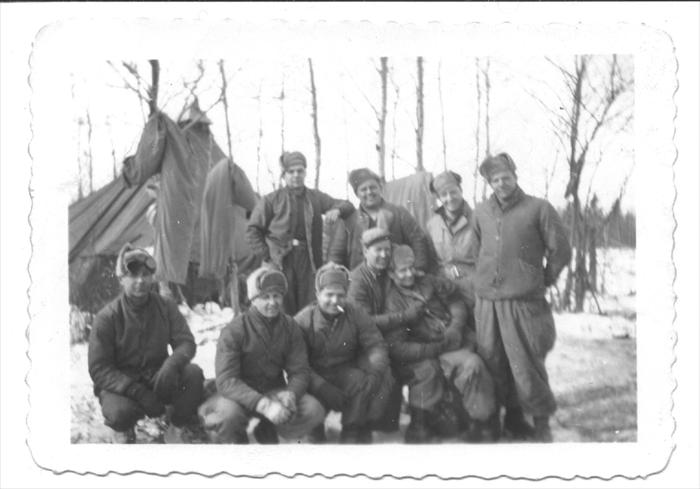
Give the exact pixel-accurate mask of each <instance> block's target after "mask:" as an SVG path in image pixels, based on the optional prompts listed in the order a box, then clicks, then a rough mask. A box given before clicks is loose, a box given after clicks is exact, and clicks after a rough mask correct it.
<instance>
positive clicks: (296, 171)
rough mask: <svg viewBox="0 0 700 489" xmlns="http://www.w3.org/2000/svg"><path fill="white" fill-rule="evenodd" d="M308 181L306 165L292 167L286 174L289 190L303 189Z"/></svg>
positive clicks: (285, 181)
mask: <svg viewBox="0 0 700 489" xmlns="http://www.w3.org/2000/svg"><path fill="white" fill-rule="evenodd" d="M305 179H306V167H305V166H304V165H293V166H290V167H289V168H288V169H287V170H285V172H284V183H286V184H287V187H289V188H301V187H303V186H304V180H305Z"/></svg>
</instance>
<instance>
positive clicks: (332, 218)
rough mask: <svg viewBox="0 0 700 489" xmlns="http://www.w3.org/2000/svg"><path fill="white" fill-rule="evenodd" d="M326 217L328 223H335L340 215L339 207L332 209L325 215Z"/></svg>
mask: <svg viewBox="0 0 700 489" xmlns="http://www.w3.org/2000/svg"><path fill="white" fill-rule="evenodd" d="M323 217H324V219H325V220H326V222H327V223H328V224H335V222H336V221H337V220H338V218H339V217H340V210H339V209H331V210H329V211H328V212H326V213H325V214H324V215H323Z"/></svg>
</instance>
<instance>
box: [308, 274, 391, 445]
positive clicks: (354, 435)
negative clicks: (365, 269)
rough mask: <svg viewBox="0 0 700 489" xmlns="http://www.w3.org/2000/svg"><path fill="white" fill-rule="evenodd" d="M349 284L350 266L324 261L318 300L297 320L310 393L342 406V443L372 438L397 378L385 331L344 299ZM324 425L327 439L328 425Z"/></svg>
mask: <svg viewBox="0 0 700 489" xmlns="http://www.w3.org/2000/svg"><path fill="white" fill-rule="evenodd" d="M349 284H350V280H349V272H348V270H347V269H346V268H345V267H343V266H342V265H336V264H334V263H328V264H326V265H324V266H323V267H321V268H320V269H319V270H318V272H316V298H317V302H316V304H313V305H309V306H307V307H305V308H304V309H303V310H302V311H301V312H299V314H297V315H296V317H295V320H296V321H297V323H298V324H299V326H300V327H301V330H302V332H303V333H304V338H305V339H306V344H307V347H308V352H309V362H310V364H311V381H310V384H309V393H310V394H312V395H314V396H315V397H317V398H318V399H319V400H320V401H321V402H322V403H323V404H324V405H325V407H326V408H327V409H328V410H335V411H340V412H342V420H341V423H342V426H343V430H342V432H341V435H340V441H341V443H371V441H372V424H373V423H375V422H376V421H378V420H379V419H380V418H381V416H382V414H383V413H384V408H385V407H386V404H387V402H388V400H389V394H390V392H391V389H392V387H393V384H394V380H393V377H392V376H391V370H390V369H389V356H388V354H387V350H386V345H385V344H384V340H383V338H382V335H381V333H380V332H379V330H378V329H377V327H376V326H375V325H374V322H373V321H372V319H371V318H370V317H369V316H368V315H367V314H366V313H365V312H364V311H362V309H359V308H357V307H356V306H355V305H354V304H350V303H348V302H347V301H346V300H345V298H346V294H347V290H348V286H349ZM319 428H320V429H319V432H318V433H317V435H318V437H317V438H318V440H319V441H322V440H324V439H325V434H324V433H323V431H322V430H323V425H320V427H319Z"/></svg>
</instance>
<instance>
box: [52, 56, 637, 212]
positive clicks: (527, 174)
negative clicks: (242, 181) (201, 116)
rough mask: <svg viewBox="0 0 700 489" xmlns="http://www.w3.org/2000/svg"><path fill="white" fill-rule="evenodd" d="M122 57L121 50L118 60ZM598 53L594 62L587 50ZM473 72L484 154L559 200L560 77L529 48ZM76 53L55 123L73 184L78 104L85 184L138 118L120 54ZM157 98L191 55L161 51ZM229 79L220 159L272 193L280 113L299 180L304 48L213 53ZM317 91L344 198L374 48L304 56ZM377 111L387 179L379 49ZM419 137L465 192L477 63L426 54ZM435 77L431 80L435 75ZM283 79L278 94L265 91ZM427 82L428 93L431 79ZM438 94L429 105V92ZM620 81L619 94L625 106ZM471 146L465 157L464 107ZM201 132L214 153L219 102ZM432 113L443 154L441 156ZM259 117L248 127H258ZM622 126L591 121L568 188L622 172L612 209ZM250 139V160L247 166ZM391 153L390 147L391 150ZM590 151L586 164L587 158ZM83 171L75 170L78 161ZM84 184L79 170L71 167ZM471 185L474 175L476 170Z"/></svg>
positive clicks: (120, 151) (173, 93) (215, 85)
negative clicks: (253, 54)
mask: <svg viewBox="0 0 700 489" xmlns="http://www.w3.org/2000/svg"><path fill="white" fill-rule="evenodd" d="M129 61H131V60H129ZM554 61H556V62H557V63H560V64H562V65H566V64H567V63H568V65H572V62H573V58H571V57H569V58H557V59H555V60H554ZM600 61H602V59H601V60H600ZM632 62H633V60H632V58H631V57H621V58H620V63H621V66H622V67H623V69H625V70H627V72H629V73H631V72H632V69H633V67H632ZM203 63H204V68H205V75H204V77H203V79H202V80H201V82H200V83H199V88H198V91H197V94H198V96H199V99H200V106H201V107H202V108H203V109H205V110H206V109H209V108H210V107H211V106H212V104H213V103H214V102H215V101H216V100H217V99H218V97H219V93H220V86H221V78H220V73H219V68H218V65H217V61H216V60H204V62H203ZM479 63H480V67H481V69H484V68H485V67H486V65H487V63H488V67H489V75H490V85H491V90H490V97H489V98H490V109H489V116H490V140H491V152H492V153H496V152H500V151H507V152H509V153H510V154H511V155H512V156H513V158H514V160H515V162H516V164H517V165H518V176H519V181H520V184H521V186H522V187H523V189H524V190H525V191H526V192H529V193H532V194H534V195H538V196H544V195H545V186H546V184H545V182H546V180H547V177H546V175H547V174H548V173H552V170H554V173H553V175H554V178H553V180H552V183H551V187H550V189H549V193H548V198H549V199H550V200H551V201H552V202H553V203H554V204H555V205H557V206H562V205H563V204H564V202H565V201H564V189H565V186H566V180H567V178H568V168H567V166H566V154H565V151H564V149H563V148H562V146H561V144H560V142H559V141H558V140H557V138H556V137H555V136H554V135H553V133H552V130H551V120H552V114H551V112H550V111H548V110H546V109H545V108H544V107H543V106H542V103H541V102H539V101H537V100H536V98H537V99H539V100H540V101H542V102H544V104H545V105H547V106H548V107H550V108H551V109H554V110H556V109H557V107H558V106H561V105H563V104H565V103H566V102H567V101H568V98H566V89H565V85H564V78H563V75H562V73H561V72H559V71H558V70H557V69H556V67H554V66H553V64H552V63H550V62H548V61H547V60H546V59H544V58H541V57H538V58H490V59H488V60H487V59H486V58H481V59H480V60H479ZM113 64H114V65H115V66H116V67H117V68H118V72H117V71H116V70H115V69H114V68H112V67H111V66H110V65H109V64H108V63H107V62H103V63H86V64H85V65H84V66H80V67H79V68H78V69H77V70H76V71H74V72H73V77H72V80H73V93H72V94H67V96H72V97H73V98H74V103H73V104H72V107H73V108H74V113H73V114H66V117H67V118H70V120H67V121H66V122H67V123H69V124H73V125H74V126H75V131H74V134H75V135H74V138H75V148H76V149H75V154H76V163H75V165H74V168H75V181H76V184H75V195H77V182H78V179H79V169H78V155H79V154H80V152H84V151H85V150H86V149H87V130H86V125H85V124H82V125H81V124H79V122H80V120H81V119H82V120H83V121H84V120H85V118H86V114H87V112H88V111H89V114H90V119H91V121H92V126H93V128H92V144H91V149H92V154H93V161H94V169H93V171H94V186H95V188H99V187H100V186H102V185H104V184H105V183H107V182H109V181H110V180H111V179H112V175H113V165H114V160H115V159H116V162H117V169H118V171H119V166H120V165H121V161H122V159H123V158H124V157H125V156H126V155H128V154H130V153H131V152H133V151H134V150H135V148H136V145H137V143H138V138H139V135H140V132H141V130H142V128H143V124H144V113H147V109H146V108H145V107H142V105H141V104H140V103H139V101H138V97H137V95H136V94H135V93H134V92H133V91H131V90H128V89H125V88H124V77H126V79H128V80H129V81H130V82H131V83H134V79H133V78H131V77H130V76H129V75H128V73H127V72H126V71H125V70H124V69H123V68H122V67H121V60H115V61H114V62H113ZM160 64H161V76H160V94H159V105H160V107H161V108H162V109H163V110H164V111H165V112H166V113H167V114H168V115H169V116H170V117H172V118H176V117H177V116H178V115H179V113H180V111H181V109H182V106H183V101H184V98H185V95H186V92H185V91H184V89H183V81H191V80H193V79H195V78H196V77H197V74H198V71H197V62H196V60H173V59H162V60H161V61H160ZM224 64H225V69H226V72H227V78H229V87H228V92H227V94H228V97H229V106H230V108H229V118H230V123H231V131H232V150H233V157H234V160H235V161H236V163H237V164H239V165H240V166H241V167H242V168H243V169H244V170H245V171H246V172H247V173H248V176H249V178H250V180H251V182H252V183H253V186H254V187H256V188H258V189H259V191H260V192H261V193H267V192H269V191H271V190H272V180H273V179H272V177H271V176H270V175H271V174H274V177H275V178H277V177H278V175H279V168H278V158H279V154H280V151H281V148H282V142H281V128H282V122H281V121H282V114H284V131H285V148H286V149H287V150H299V151H302V152H303V153H305V154H306V156H307V160H308V161H309V163H310V165H309V174H308V179H307V184H308V185H309V186H312V185H313V180H314V174H315V171H314V169H313V161H314V158H315V152H314V151H315V150H314V143H313V128H312V120H311V103H310V102H311V95H310V83H309V67H308V60H307V59H306V58H296V59H284V60H282V59H268V58H266V59H259V58H256V59H250V58H248V59H244V58H239V59H235V58H231V59H226V60H225V61H224ZM313 64H314V72H315V78H316V88H317V92H318V93H317V97H318V112H319V113H318V117H319V132H320V137H321V144H322V167H321V178H320V181H321V183H320V188H321V189H323V190H324V191H326V192H328V193H330V194H333V195H336V196H339V197H350V198H351V199H353V200H354V195H350V194H351V193H352V192H351V189H349V187H348V186H347V184H346V175H347V172H348V171H350V170H352V169H353V168H357V167H362V166H367V167H370V168H372V169H375V170H376V169H377V152H376V149H375V144H376V142H377V135H376V130H377V127H378V123H377V119H376V116H375V113H374V110H373V108H372V106H374V107H376V108H379V106H380V96H381V94H380V83H379V80H380V78H379V74H378V72H377V69H378V67H379V59H378V58H374V59H370V58H343V57H342V55H341V56H337V57H334V58H332V59H330V58H314V59H313ZM137 66H138V69H139V72H140V73H141V74H142V76H143V77H144V78H145V80H146V81H147V82H150V67H149V65H148V63H147V62H146V61H145V60H139V61H138V62H137ZM389 67H390V81H389V84H388V90H387V91H388V97H389V99H388V104H387V109H388V115H387V124H386V147H387V150H386V174H387V179H392V177H396V178H398V177H402V176H406V175H408V174H410V173H412V172H413V171H415V163H416V138H415V124H416V122H415V121H416V78H417V77H416V59H415V58H389ZM424 70H425V71H424V83H425V87H424V91H425V101H424V103H425V135H424V149H423V154H424V165H425V167H426V170H428V171H432V172H433V173H436V172H440V171H442V170H443V169H444V168H445V166H446V167H447V168H448V169H451V170H454V171H457V172H458V173H460V174H461V175H462V177H463V179H464V185H463V187H464V190H465V194H466V196H467V198H468V200H469V201H470V202H471V201H472V195H473V193H474V191H473V189H474V179H473V174H474V169H475V164H476V162H477V161H480V160H481V159H482V158H483V156H484V153H485V150H486V136H485V132H484V131H485V130H484V127H483V126H484V117H485V98H486V94H485V87H484V79H483V74H481V75H480V76H481V92H482V94H481V95H482V101H481V108H479V104H478V95H477V93H478V92H477V60H476V59H475V58H473V57H464V58H456V57H451V58H445V59H438V58H431V57H427V58H425V60H424ZM591 73H592V76H591V85H590V86H588V87H584V89H585V90H588V93H593V92H592V90H600V89H601V86H600V83H602V81H603V80H604V79H605V78H604V76H601V74H600V73H596V71H595V66H592V67H591ZM438 78H439V79H440V84H439V83H438ZM283 83H284V90H285V100H284V105H283V106H282V104H281V101H280V100H279V95H280V92H281V89H282V84H283ZM440 86H441V90H440V89H439V87H440ZM440 92H442V103H441V101H440ZM632 100H633V92H631V93H630V94H629V95H628V96H627V97H626V98H625V99H623V100H622V101H621V105H620V107H622V106H628V107H631V106H632ZM479 110H480V111H481V125H480V127H479V137H480V151H479V154H478V155H477V153H476V148H477V146H476V145H477V118H478V113H479ZM208 116H209V117H210V119H212V121H213V125H212V131H213V133H214V136H215V138H216V140H217V142H218V143H219V145H220V146H221V147H222V149H223V150H224V151H226V146H227V143H226V125H225V119H224V110H223V105H222V104H220V103H219V104H217V105H215V106H213V107H211V110H209V112H208ZM443 118H444V140H445V147H446V163H445V158H444V157H443ZM260 127H262V137H260ZM633 127H634V126H633V123H632V124H631V125H630V127H629V129H628V130H626V131H614V132H613V131H601V134H600V144H598V145H595V146H594V147H592V148H591V151H590V152H589V163H588V165H587V170H586V171H585V173H584V177H583V182H582V185H581V196H582V198H583V199H585V196H586V193H587V190H588V186H589V182H593V183H592V189H593V191H594V192H595V193H597V194H598V196H599V197H600V199H601V203H602V205H603V207H604V208H607V207H609V206H610V204H611V203H612V202H613V200H614V199H615V198H616V197H617V196H618V195H619V193H620V188H621V185H622V183H623V182H624V181H625V178H626V177H627V175H630V174H632V177H631V178H630V179H629V182H628V183H627V186H626V190H625V194H624V198H623V208H624V209H626V210H634V198H635V186H634V173H633V171H632V169H633V167H634V154H633ZM258 146H259V147H260V160H261V164H260V165H259V164H258ZM392 154H393V156H392ZM597 160H600V163H599V165H598V169H597V171H594V168H595V166H596V165H595V162H596V161H597ZM83 172H84V170H83ZM83 181H84V182H86V181H87V179H86V176H85V174H84V175H83ZM477 183H478V185H479V186H478V187H477V195H480V194H481V185H483V182H482V181H481V180H480V179H477Z"/></svg>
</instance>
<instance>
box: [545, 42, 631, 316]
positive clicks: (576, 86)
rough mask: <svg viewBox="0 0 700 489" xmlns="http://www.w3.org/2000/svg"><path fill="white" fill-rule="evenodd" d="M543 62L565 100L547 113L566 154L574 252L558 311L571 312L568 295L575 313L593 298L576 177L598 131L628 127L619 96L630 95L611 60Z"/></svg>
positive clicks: (627, 110) (627, 81)
mask: <svg viewBox="0 0 700 489" xmlns="http://www.w3.org/2000/svg"><path fill="white" fill-rule="evenodd" d="M548 61H549V62H550V63H551V64H552V65H553V66H554V67H555V68H556V69H557V70H558V71H559V72H560V74H561V75H562V79H563V81H564V84H565V87H566V94H567V106H565V107H562V108H561V109H560V110H556V109H553V108H549V110H550V113H552V115H553V117H554V120H555V122H556V124H557V126H558V127H559V129H560V134H561V136H562V137H561V138H560V141H562V143H563V145H564V150H565V151H566V153H567V154H568V156H567V163H568V167H569V180H568V183H567V186H566V191H565V194H564V197H565V198H566V199H568V200H569V202H570V206H571V243H572V246H573V248H574V250H575V254H574V263H573V264H569V269H568V274H567V282H566V289H565V292H564V298H563V301H564V304H563V305H564V307H567V308H571V307H572V303H571V294H572V293H573V296H574V297H573V309H574V310H575V311H581V310H583V302H584V298H585V294H586V292H587V291H588V292H594V290H593V288H592V287H591V284H590V280H589V275H588V270H587V266H586V250H587V248H588V247H589V246H590V245H591V239H590V232H591V227H590V225H589V223H588V221H587V215H588V214H590V212H589V209H588V207H589V206H588V205H585V207H582V205H581V198H580V196H579V190H580V184H581V176H582V174H583V170H584V167H585V166H586V163H587V161H588V155H589V152H590V150H591V148H592V145H593V144H594V143H596V142H597V140H598V139H599V137H600V134H601V131H604V132H605V131H606V130H607V131H615V130H618V131H619V130H620V128H625V127H627V126H628V124H629V122H630V120H631V117H632V108H631V105H630V104H625V103H624V99H625V97H624V95H625V94H626V93H629V92H630V91H631V86H632V78H631V75H630V74H625V73H623V70H622V67H621V66H620V64H619V61H618V58H617V56H616V55H613V56H612V57H611V58H607V57H598V56H590V55H584V56H575V57H574V60H573V68H571V67H566V66H563V65H560V64H557V63H555V62H554V61H552V60H549V59H548ZM593 243H595V240H594V241H593Z"/></svg>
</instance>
